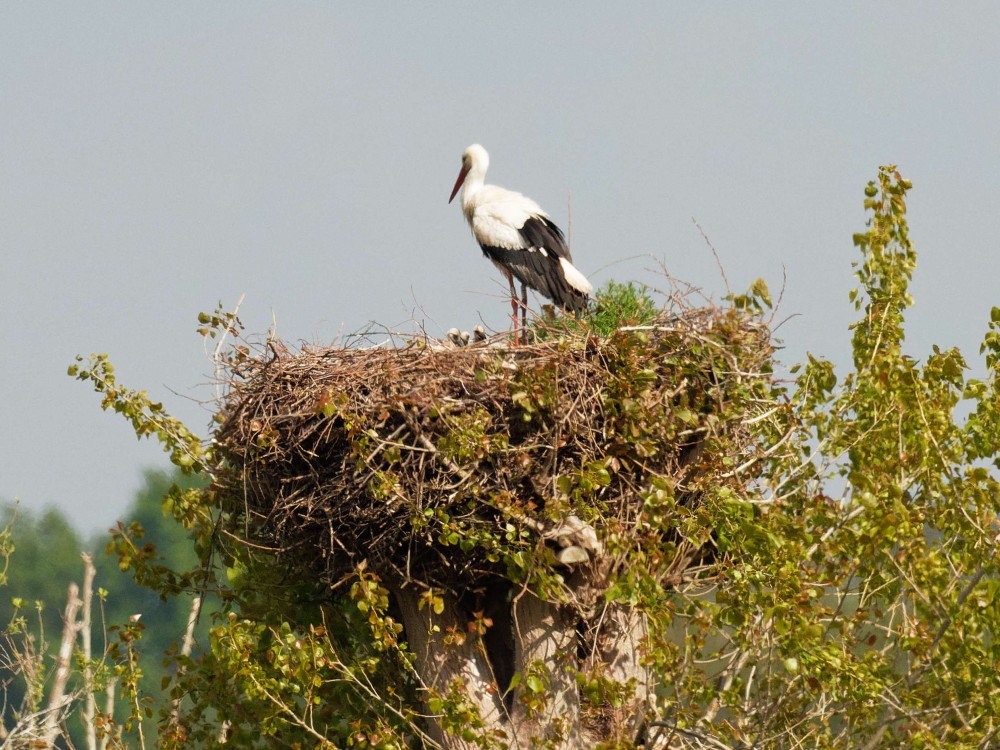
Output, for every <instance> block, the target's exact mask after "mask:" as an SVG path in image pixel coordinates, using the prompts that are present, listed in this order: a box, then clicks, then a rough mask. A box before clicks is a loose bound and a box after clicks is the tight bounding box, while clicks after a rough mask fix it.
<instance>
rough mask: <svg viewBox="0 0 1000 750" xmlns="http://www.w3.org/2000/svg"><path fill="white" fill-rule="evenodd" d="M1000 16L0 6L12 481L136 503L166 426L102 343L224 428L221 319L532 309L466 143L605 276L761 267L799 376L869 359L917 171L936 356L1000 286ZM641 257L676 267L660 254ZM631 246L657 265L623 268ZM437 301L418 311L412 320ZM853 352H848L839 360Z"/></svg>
mask: <svg viewBox="0 0 1000 750" xmlns="http://www.w3.org/2000/svg"><path fill="white" fill-rule="evenodd" d="M998 50H1000V4H998V3H996V2H992V1H990V2H962V3H925V2H918V3H915V2H909V1H907V2H879V3H860V2H859V3H848V2H840V3H824V4H821V3H802V2H770V3H737V2H730V3H721V2H719V3H680V2H649V3H609V2H607V1H606V0H602V2H590V3H581V2H575V3H537V2H535V3H511V2H504V3H490V4H485V3H468V2H463V3H407V4H403V3H397V4H388V3H365V4H362V3H321V2H281V3H255V2H240V3H204V2H178V1H176V0H173V1H172V2H169V3H168V2H163V3H157V4H152V3H100V2H87V3H79V2H60V3H48V2H23V3H16V2H4V3H0V279H2V288H0V321H2V334H0V342H2V358H0V383H2V384H3V386H4V393H5V397H4V398H3V401H2V406H0V497H3V498H7V499H12V498H15V497H17V498H20V500H21V502H22V504H23V505H24V506H26V507H28V508H41V507H44V506H45V505H48V504H54V505H57V506H59V507H60V508H62V509H63V510H65V511H66V512H67V514H68V515H69V516H70V517H71V518H72V519H73V521H74V522H75V523H77V525H78V526H79V527H80V528H81V529H82V530H84V531H92V530H95V529H98V528H102V527H106V526H108V525H111V524H113V523H114V521H115V519H116V518H117V517H118V515H119V514H120V513H122V511H123V510H124V509H125V507H126V506H127V504H128V503H129V502H130V500H131V499H132V495H133V493H134V491H135V490H136V489H137V487H138V486H139V483H140V478H141V470H142V467H146V466H167V465H168V463H167V461H166V459H165V457H163V456H162V454H161V453H160V451H159V448H158V447H157V445H156V444H154V443H149V442H142V443H137V442H136V440H135V438H134V437H133V436H132V432H131V429H130V428H129V426H128V424H127V423H126V422H125V421H124V420H123V419H121V418H120V417H118V416H117V415H114V414H108V413H104V412H102V411H101V410H100V408H99V399H98V396H97V395H96V394H95V393H93V392H92V391H91V390H90V389H89V388H88V387H87V386H86V385H84V384H81V383H78V382H76V381H73V380H71V379H70V378H68V377H67V376H66V374H65V372H66V367H67V366H68V365H69V364H70V363H71V362H72V360H73V357H74V355H76V354H84V355H87V354H90V353H91V352H107V353H108V354H109V355H110V357H111V360H112V362H114V363H115V365H116V367H117V374H118V376H119V378H120V380H121V381H122V383H123V384H125V385H127V386H129V387H134V388H145V389H148V390H149V391H150V394H151V395H152V396H153V397H154V398H157V399H161V400H162V401H163V402H164V403H165V405H166V407H167V409H168V410H169V411H171V412H172V413H174V414H175V415H177V416H179V417H181V418H183V419H184V420H186V421H187V422H188V423H189V425H190V426H191V427H192V428H194V429H195V430H196V431H198V430H200V431H202V432H203V433H204V432H207V427H208V423H209V412H208V411H207V408H206V407H203V406H201V405H200V403H201V402H205V401H207V400H210V399H211V398H212V396H213V394H214V389H213V387H212V386H211V380H212V372H211V371H212V366H211V363H210V361H209V358H208V357H207V356H206V353H205V351H204V349H203V344H202V340H201V339H200V337H199V336H198V335H197V334H196V333H195V328H196V325H197V322H196V316H197V314H198V312H199V311H202V310H212V309H213V308H214V307H215V306H216V304H217V303H219V302H220V301H221V302H222V303H223V304H224V305H226V306H232V305H233V304H235V303H236V301H237V300H238V299H239V297H240V295H241V294H244V293H245V294H246V299H245V302H244V304H243V308H242V311H241V317H242V318H243V320H244V322H245V323H246V325H247V328H248V330H249V331H252V332H264V331H266V330H267V328H268V326H270V325H271V323H272V319H273V320H274V321H276V323H277V331H278V334H279V335H280V336H281V337H283V338H284V339H285V340H286V341H289V342H291V343H295V342H298V341H302V340H304V341H309V342H323V343H326V342H332V341H333V340H334V339H336V338H337V337H338V335H340V334H341V333H343V332H350V331H353V330H356V329H358V328H360V327H361V326H363V325H364V324H365V323H366V322H367V321H370V320H374V321H378V322H380V323H384V324H386V325H388V326H391V327H395V328H401V329H404V330H409V329H412V328H414V327H415V326H416V325H417V324H422V325H424V326H426V328H427V330H428V331H429V332H431V333H440V332H443V331H444V330H447V329H448V328H449V327H451V326H453V325H455V326H460V327H463V328H471V327H472V326H473V325H475V324H476V323H477V322H478V319H479V316H480V315H481V316H482V318H483V319H484V320H485V321H486V322H487V323H489V324H491V325H493V326H495V327H503V326H504V325H505V315H506V313H508V312H509V306H508V304H507V303H506V302H505V301H504V298H503V295H504V293H505V290H504V286H503V284H502V283H501V281H500V279H499V276H498V274H497V273H496V271H495V270H494V269H493V268H492V266H491V265H490V264H489V263H488V262H486V261H485V260H484V259H483V258H482V256H481V253H480V252H479V249H478V247H477V246H476V245H475V242H474V240H473V238H472V237H471V235H470V233H469V230H468V228H467V226H466V225H465V221H464V219H463V217H462V215H461V211H460V209H459V208H458V207H457V206H456V205H451V206H449V205H447V204H446V201H447V197H448V193H449V191H450V189H451V186H452V184H453V182H454V180H455V177H456V175H457V172H458V168H459V163H460V156H461V153H462V150H463V149H464V148H465V147H466V146H467V145H469V144H470V143H472V142H476V141H478V142H480V143H482V144H483V145H485V146H486V148H487V149H489V151H490V154H491V161H492V167H491V170H490V173H489V175H488V178H487V179H488V181H490V182H495V183H497V184H500V185H504V186H505V187H509V188H513V189H516V190H519V191H522V192H524V193H526V194H528V195H530V196H531V197H533V198H535V199H536V200H537V201H538V202H539V203H541V205H542V206H543V207H545V208H546V209H547V210H548V211H549V213H550V214H551V215H552V216H553V218H554V219H555V220H556V221H557V223H559V224H561V225H563V226H564V227H565V225H566V220H567V196H568V195H569V194H570V193H572V243H573V244H572V247H573V254H574V259H575V261H576V265H577V266H578V267H579V268H580V269H581V270H582V271H583V272H584V273H586V274H588V275H589V276H590V277H591V280H592V281H594V282H595V284H600V283H602V282H604V281H606V280H607V279H608V278H611V277H614V278H617V279H619V280H625V279H629V278H637V279H643V280H647V281H653V282H656V280H657V279H656V277H655V275H654V274H652V273H650V272H649V271H647V270H646V269H650V268H653V267H654V266H655V265H656V261H654V260H653V258H656V259H659V260H662V262H663V263H664V264H665V266H666V268H667V269H668V270H669V272H670V273H671V274H672V275H673V276H675V277H677V278H679V279H683V280H685V281H688V282H691V283H692V284H695V285H696V286H698V287H701V288H702V289H703V290H704V292H705V294H706V295H708V296H712V297H715V298H718V297H720V296H721V295H722V294H724V293H725V285H724V283H723V281H722V279H721V277H720V274H719V272H718V269H717V266H716V261H715V259H714V258H713V257H712V254H711V251H710V250H709V249H708V248H707V246H706V244H705V242H704V240H703V239H702V238H701V236H700V234H699V231H698V229H697V227H696V226H695V225H694V224H693V222H692V219H696V220H697V221H698V223H699V224H700V226H701V227H702V228H703V229H704V231H705V232H706V234H707V235H708V237H709V238H710V239H711V241H712V243H713V245H714V246H715V248H716V249H717V251H718V253H719V255H720V257H721V259H722V262H723V264H724V267H725V270H726V274H727V276H728V279H729V282H730V285H731V286H732V287H733V288H734V289H736V290H742V289H744V288H745V287H746V286H748V285H749V283H750V282H751V281H752V280H753V279H754V278H756V277H758V276H761V277H764V278H765V279H766V280H767V281H768V283H769V284H770V285H771V288H772V291H774V292H775V293H777V291H778V289H779V288H780V286H781V283H782V273H783V269H785V270H786V271H787V278H788V280H787V288H786V291H785V297H784V301H783V302H782V306H781V317H785V316H789V315H794V316H796V317H794V318H792V319H791V320H790V321H789V322H787V323H786V324H785V325H783V326H782V327H781V329H780V331H779V335H780V337H781V338H782V339H783V340H784V342H785V344H786V347H787V348H786V350H785V352H784V353H783V354H782V359H783V360H784V361H785V362H786V363H791V362H794V361H795V360H797V359H798V358H800V357H802V355H803V353H804V352H805V351H807V350H808V351H811V352H813V353H816V354H818V355H823V356H827V357H830V358H833V359H834V360H835V361H838V362H841V363H846V361H847V355H848V352H849V349H848V342H849V333H848V331H847V330H846V326H847V325H848V323H849V322H850V320H851V319H852V314H853V313H852V310H851V308H850V306H849V304H848V302H847V293H848V290H849V289H851V288H852V287H853V286H854V278H853V276H852V275H851V274H852V272H851V266H850V263H851V261H852V260H853V259H854V258H855V256H856V250H855V249H854V248H853V246H852V244H851V234H852V233H854V232H856V231H860V230H861V229H862V228H863V220H864V213H863V210H862V205H861V204H862V199H863V195H862V191H863V188H864V185H865V182H866V181H867V180H868V179H871V178H872V177H873V176H874V175H875V173H876V169H877V167H878V165H879V164H885V163H897V164H899V166H900V169H901V171H902V172H903V174H904V175H905V176H907V177H909V178H910V179H911V180H912V181H913V183H914V189H913V191H912V194H911V195H912V197H911V200H910V204H909V206H910V212H909V218H910V225H911V235H912V238H913V240H914V242H915V244H916V248H917V251H918V253H919V266H918V270H917V275H916V278H915V282H914V287H913V291H914V294H915V296H916V298H917V306H916V308H915V309H914V310H913V311H912V313H911V314H910V324H909V339H908V347H909V349H910V352H911V353H912V354H914V355H915V356H920V357H922V356H924V355H925V354H926V352H927V351H928V350H929V348H930V346H931V345H932V344H934V343H939V344H942V345H953V344H957V345H959V346H960V347H961V348H962V350H963V351H964V352H965V353H966V356H967V357H968V358H969V359H970V361H971V362H973V363H974V365H975V366H976V367H980V365H979V364H978V363H979V357H978V344H979V341H980V338H981V336H982V333H983V332H984V330H985V326H986V321H987V320H988V319H989V310H990V307H991V306H992V305H994V304H1000V291H998V289H997V279H998V276H1000V259H998V253H997V237H998V236H1000V211H998V208H997V207H998V205H1000V51H998ZM635 256H647V257H645V258H643V257H640V258H638V259H634V258H635ZM628 258H633V260H624V259H628ZM411 319H412V320H415V321H416V323H413V322H410V321H411ZM839 369H840V371H841V372H842V371H843V368H839Z"/></svg>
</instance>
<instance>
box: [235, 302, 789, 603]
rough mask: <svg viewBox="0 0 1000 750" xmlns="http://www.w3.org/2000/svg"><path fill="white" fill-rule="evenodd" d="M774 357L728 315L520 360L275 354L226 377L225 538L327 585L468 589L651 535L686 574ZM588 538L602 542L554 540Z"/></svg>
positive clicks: (454, 351)
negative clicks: (353, 576) (384, 583)
mask: <svg viewBox="0 0 1000 750" xmlns="http://www.w3.org/2000/svg"><path fill="white" fill-rule="evenodd" d="M771 353H772V349H771V345H770V339H769V336H768V332H767V330H766V327H764V326H763V325H762V324H760V323H757V322H755V321H754V320H752V319H750V318H749V317H748V316H746V315H744V314H742V313H738V312H735V311H733V310H728V311H723V310H717V309H715V308H710V309H698V310H688V311H684V312H682V313H680V314H676V315H670V316H667V315H666V314H664V315H662V316H661V318H660V319H659V320H658V321H657V322H656V323H655V324H653V325H650V326H645V327H643V328H642V329H639V330H635V329H633V330H622V331H618V332H616V333H614V334H613V335H612V336H610V337H608V338H597V337H594V336H583V335H570V336H568V337H564V338H560V339H558V340H552V341H549V342H545V343H539V344H535V345H530V346H521V347H517V348H510V347H508V346H507V345H506V344H505V343H504V344H499V343H497V342H485V343H481V344H473V345H469V346H459V347H453V346H447V345H434V344H427V343H426V342H411V344H410V345H409V346H401V347H394V348H367V349H356V348H355V349H337V348H308V347H307V348H304V349H303V350H302V351H300V352H298V353H290V352H287V351H285V352H282V351H281V348H280V347H271V348H270V349H269V351H268V353H267V355H266V356H261V357H259V358H253V357H251V358H246V359H243V360H242V361H239V362H237V363H234V364H233V365H232V372H231V383H230V387H229V392H228V397H227V402H226V406H225V409H224V410H223V417H224V421H223V423H222V424H221V426H220V428H219V429H218V432H217V434H216V442H217V445H218V447H219V449H220V450H221V452H222V455H223V457H224V458H225V459H226V464H227V465H228V467H229V471H228V472H227V473H225V474H224V475H223V476H222V477H221V478H220V480H219V481H218V483H217V486H216V489H217V491H218V492H219V493H220V496H221V498H222V502H223V507H224V508H225V509H226V510H227V519H228V521H227V525H228V529H229V531H231V532H236V533H238V534H240V535H241V536H243V537H244V538H245V539H246V540H247V541H249V542H251V543H252V544H254V545H261V546H264V547H266V548H269V549H271V550H274V551H276V552H277V553H278V554H280V555H282V556H284V557H285V559H287V560H288V561H289V563H290V564H291V565H294V566H295V567H296V568H297V569H302V567H303V566H306V567H308V568H309V570H310V573H311V574H315V573H319V574H320V575H323V576H325V577H327V578H328V579H329V580H331V581H333V580H336V579H338V578H339V577H340V576H342V575H344V574H345V573H348V572H349V571H351V570H353V569H354V568H355V567H356V566H357V565H359V564H360V563H362V561H364V564H366V565H367V566H368V567H369V568H370V569H374V570H376V571H378V572H381V573H383V574H386V573H391V574H396V575H403V576H406V577H411V578H413V579H417V580H421V581H424V582H427V583H430V584H434V585H443V586H449V587H455V588H464V587H467V586H468V585H470V584H471V583H475V582H476V581H481V580H483V579H484V577H486V578H488V577H492V576H497V575H500V576H507V577H515V578H517V577H518V576H522V577H526V576H528V575H529V574H530V568H531V566H533V565H536V564H537V562H538V561H539V560H542V561H544V560H547V561H548V562H550V563H552V564H553V565H555V566H557V567H558V565H559V563H558V561H557V555H556V553H557V552H558V551H559V549H558V548H559V545H560V544H561V545H562V546H563V547H566V546H568V545H572V544H576V543H579V544H580V545H581V546H582V547H583V548H584V549H585V551H587V552H589V553H590V556H591V557H593V556H594V554H595V552H597V553H598V554H599V555H603V554H605V552H607V554H608V555H611V554H612V552H613V553H614V554H619V555H620V554H624V553H623V552H622V551H623V550H626V548H628V546H629V545H630V544H637V543H642V540H646V541H648V540H649V538H650V536H651V535H655V536H656V537H657V539H658V540H659V541H658V544H660V546H661V547H662V548H663V549H665V550H669V554H668V558H669V559H668V560H667V564H665V566H664V571H665V572H669V574H670V575H676V574H679V573H682V572H683V569H684V568H685V567H687V566H688V565H690V564H692V563H693V562H694V561H696V560H698V559H703V558H704V555H705V553H706V550H709V549H710V546H711V541H710V539H709V535H708V534H705V533H699V532H698V531H697V528H696V527H697V524H696V523H694V520H696V515H697V514H696V513H695V512H694V511H695V510H696V509H697V505H698V504H699V503H700V502H702V498H704V497H705V493H706V492H708V491H711V488H712V487H713V486H716V485H718V484H721V483H725V482H726V481H731V480H728V479H726V478H725V477H726V476H730V477H731V476H732V472H731V471H729V472H728V474H727V473H726V472H727V470H728V469H731V468H732V467H733V466H734V465H738V464H739V463H742V462H743V460H744V459H745V457H746V456H745V454H746V452H747V451H748V450H749V449H750V448H751V446H750V436H749V434H748V430H747V429H746V428H745V426H744V422H745V420H746V418H747V416H748V415H749V414H750V412H751V411H752V408H751V405H750V401H751V400H752V399H750V398H748V396H747V394H748V393H750V392H751V391H752V390H753V387H754V385H755V384H759V383H762V382H765V381H766V380H767V378H768V375H767V372H768V368H769V362H770V357H771ZM567 519H569V521H570V524H569V526H567V523H566V522H567ZM581 526H582V527H584V530H588V529H589V530H592V531H596V534H597V536H598V537H599V538H600V540H601V541H600V542H598V543H597V545H594V544H593V543H591V544H589V545H588V544H586V543H585V542H583V541H580V539H579V538H577V540H576V541H575V542H574V541H573V539H572V538H570V541H566V540H564V539H560V538H559V534H560V533H563V532H560V531H559V529H560V528H562V529H566V528H570V532H572V533H576V532H579V531H580V527H581ZM553 530H555V531H553ZM572 533H570V534H569V536H570V537H572ZM579 536H580V535H579V534H577V537H579ZM583 536H586V533H584V534H583ZM591 541H592V542H593V540H591ZM546 550H548V552H546ZM608 550H611V551H610V552H609V551H608ZM539 552H541V553H542V554H541V556H539V555H538V554H535V553H539ZM546 555H548V556H547V557H546Z"/></svg>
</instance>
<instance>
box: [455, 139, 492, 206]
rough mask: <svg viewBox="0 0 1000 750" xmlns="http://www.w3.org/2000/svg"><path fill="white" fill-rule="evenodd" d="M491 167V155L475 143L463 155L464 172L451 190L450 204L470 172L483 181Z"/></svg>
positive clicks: (459, 174)
mask: <svg viewBox="0 0 1000 750" xmlns="http://www.w3.org/2000/svg"><path fill="white" fill-rule="evenodd" d="M489 166H490V155H489V154H488V153H486V149H485V148H483V147H482V146H480V145H479V144H478V143H473V144H472V145H471V146H469V147H468V148H467V149H465V151H464V152H463V153H462V171H460V172H459V173H458V179H457V180H455V187H453V188H452V189H451V197H450V198H448V202H449V203H451V202H452V201H453V200H455V196H456V195H457V194H458V190H459V188H461V187H462V183H464V182H465V178H466V177H467V176H468V175H469V173H470V172H471V173H472V174H473V175H475V176H476V177H478V178H479V179H480V180H482V179H483V178H484V177H485V176H486V170H487V169H489Z"/></svg>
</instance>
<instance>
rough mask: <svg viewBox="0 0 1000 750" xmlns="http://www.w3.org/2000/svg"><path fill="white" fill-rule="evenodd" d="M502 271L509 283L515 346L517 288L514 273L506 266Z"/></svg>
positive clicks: (516, 342) (515, 342) (516, 341)
mask: <svg viewBox="0 0 1000 750" xmlns="http://www.w3.org/2000/svg"><path fill="white" fill-rule="evenodd" d="M504 272H505V273H506V274H507V283H508V284H510V314H511V317H512V318H513V319H514V346H517V344H518V338H517V290H516V289H515V288H514V275H513V274H512V273H511V272H510V271H508V270H507V269H506V268H505V269H504Z"/></svg>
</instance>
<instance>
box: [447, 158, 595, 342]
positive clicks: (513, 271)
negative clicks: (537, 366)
mask: <svg viewBox="0 0 1000 750" xmlns="http://www.w3.org/2000/svg"><path fill="white" fill-rule="evenodd" d="M489 166H490V155H489V154H487V153H486V149H485V148H483V147H482V146H480V145H479V144H478V143H474V144H473V145H471V146H469V147H468V148H467V149H465V153H463V154H462V171H461V172H459V173H458V179H457V180H456V181H455V187H454V188H453V189H452V191H451V197H450V198H448V202H449V203H451V202H452V201H453V200H454V199H455V194H456V193H458V189H459V188H462V212H463V213H464V214H465V218H466V219H468V221H469V226H471V227H472V233H473V234H474V235H475V237H476V240H477V241H478V242H479V246H480V247H481V248H482V249H483V255H485V256H486V257H487V258H489V259H490V260H491V261H493V264H494V265H495V266H496V267H497V268H499V269H500V273H502V274H503V275H504V278H506V279H507V283H508V284H510V309H511V315H512V317H513V319H514V343H515V344H517V343H518V335H517V307H518V299H517V291H516V290H515V289H514V278H515V277H516V278H517V280H518V281H520V282H521V302H520V305H521V327H522V328H524V327H525V326H526V324H527V310H528V289H527V287H529V286H530V287H531V288H532V289H534V290H535V291H537V292H539V293H540V294H541V295H542V296H544V297H547V298H549V299H550V300H552V301H553V302H554V303H556V304H557V305H559V307H561V308H563V309H565V310H569V311H570V312H578V311H580V310H583V309H585V308H586V306H587V295H588V294H590V291H591V289H593V287H592V286H591V285H590V282H589V281H587V279H586V277H585V276H584V275H583V274H582V273H580V272H579V271H578V270H577V269H576V268H575V267H574V266H573V259H572V258H571V257H570V254H569V248H568V247H566V238H565V237H564V236H563V233H562V230H560V229H559V227H557V226H556V225H555V224H553V223H552V220H551V219H549V217H548V215H547V214H546V213H545V212H544V211H542V209H541V207H539V205H538V204H537V203H535V202H534V201H533V200H531V198H526V197H525V196H523V195H521V194H520V193H515V192H514V191H513V190H506V189H504V188H502V187H497V186H496V185H486V184H484V182H485V180H486V170H487V169H489ZM463 183H464V187H463Z"/></svg>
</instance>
